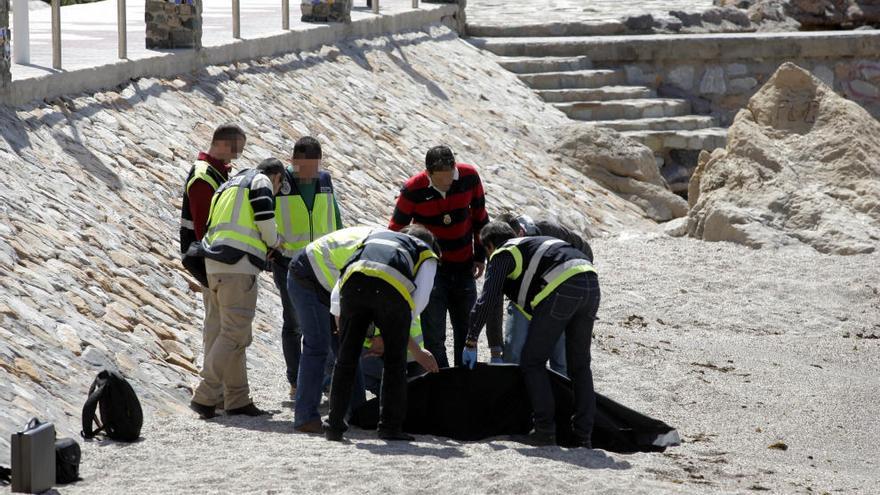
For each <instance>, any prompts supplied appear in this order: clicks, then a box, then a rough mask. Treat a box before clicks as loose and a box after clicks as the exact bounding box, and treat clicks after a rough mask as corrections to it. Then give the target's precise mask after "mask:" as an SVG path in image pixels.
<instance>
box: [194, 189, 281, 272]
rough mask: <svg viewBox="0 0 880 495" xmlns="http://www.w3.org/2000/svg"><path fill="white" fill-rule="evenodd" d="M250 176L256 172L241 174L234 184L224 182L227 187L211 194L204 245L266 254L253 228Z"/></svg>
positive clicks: (257, 255) (261, 240)
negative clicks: (245, 175)
mask: <svg viewBox="0 0 880 495" xmlns="http://www.w3.org/2000/svg"><path fill="white" fill-rule="evenodd" d="M254 176H256V173H252V174H250V175H249V176H247V177H241V178H240V179H239V180H238V181H237V184H233V183H231V182H227V184H226V186H229V187H228V188H226V189H225V190H223V191H218V192H219V194H214V198H213V199H212V200H211V211H210V213H209V214H208V232H207V234H205V239H204V243H205V245H206V247H212V248H216V247H218V246H229V247H231V248H234V249H237V250H239V251H242V252H244V253H247V254H250V255H253V256H256V257H258V258H261V259H265V258H266V252H267V251H268V248H267V246H266V243H265V242H263V238H262V235H261V234H260V231H259V230H258V229H257V222H256V220H255V219H254V210H253V208H252V207H251V202H250V184H251V182H252V181H253V177H254ZM232 180H233V181H234V180H235V179H232Z"/></svg>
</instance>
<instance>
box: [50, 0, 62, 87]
mask: <svg viewBox="0 0 880 495" xmlns="http://www.w3.org/2000/svg"><path fill="white" fill-rule="evenodd" d="M52 68H53V69H55V70H61V0H52Z"/></svg>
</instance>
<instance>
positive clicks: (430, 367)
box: [413, 349, 440, 373]
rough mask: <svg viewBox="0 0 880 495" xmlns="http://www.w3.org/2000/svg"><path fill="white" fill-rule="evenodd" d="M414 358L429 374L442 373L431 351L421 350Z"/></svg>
mask: <svg viewBox="0 0 880 495" xmlns="http://www.w3.org/2000/svg"><path fill="white" fill-rule="evenodd" d="M413 357H414V358H415V360H416V362H417V363H419V365H420V366H421V367H422V368H425V370H426V371H427V372H428V373H437V372H438V371H440V366H438V365H437V360H436V359H434V355H433V354H431V352H430V351H427V350H425V349H419V352H417V353H415V355H414V356H413Z"/></svg>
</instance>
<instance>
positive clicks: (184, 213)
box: [180, 161, 226, 253]
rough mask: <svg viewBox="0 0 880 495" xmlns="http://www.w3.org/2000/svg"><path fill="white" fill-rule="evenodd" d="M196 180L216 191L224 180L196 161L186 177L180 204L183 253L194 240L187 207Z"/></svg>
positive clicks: (214, 171)
mask: <svg viewBox="0 0 880 495" xmlns="http://www.w3.org/2000/svg"><path fill="white" fill-rule="evenodd" d="M197 180H203V181H205V182H206V183H207V184H208V185H209V186H211V189H213V190H214V191H217V189H218V188H219V187H220V184H223V183H224V182H225V181H226V179H225V178H224V177H223V175H222V174H221V173H220V172H218V171H217V170H216V169H215V168H214V167H212V166H211V165H210V164H209V163H207V162H203V161H198V162H196V164H195V165H193V167H192V168H191V169H190V171H189V174H187V176H186V184H184V187H183V200H182V201H181V204H180V252H181V253H185V252H186V250H187V248H189V245H190V243H192V242H194V241H195V240H196V227H195V224H193V218H192V213H191V212H190V207H189V190H190V189H191V188H192V185H193V184H195V182H196V181H197Z"/></svg>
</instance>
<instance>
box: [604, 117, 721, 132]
mask: <svg viewBox="0 0 880 495" xmlns="http://www.w3.org/2000/svg"><path fill="white" fill-rule="evenodd" d="M589 124H590V125H596V126H601V127H609V128H611V129H614V130H615V131H619V132H624V131H693V130H697V129H706V128H709V127H716V126H717V125H718V119H716V118H715V117H711V116H708V115H682V116H679V117H660V118H651V119H622V120H594V121H592V122H589Z"/></svg>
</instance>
